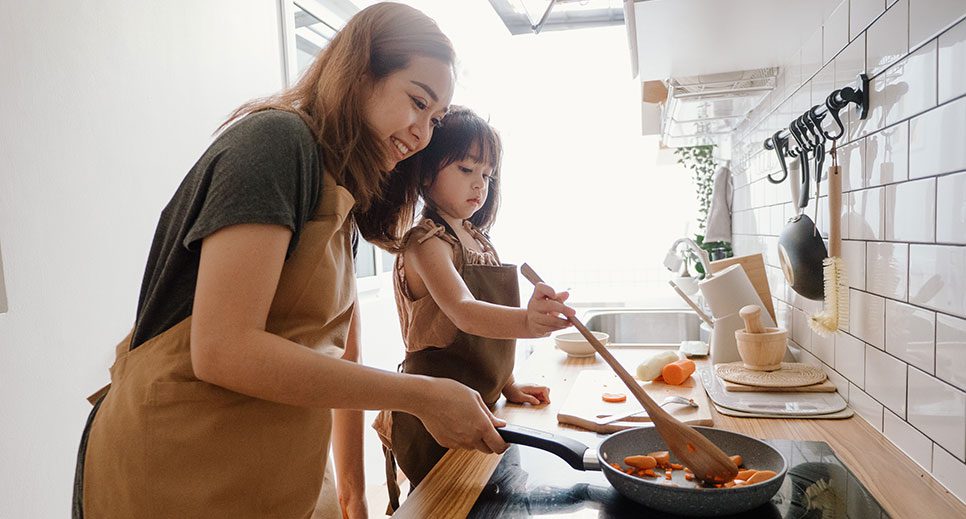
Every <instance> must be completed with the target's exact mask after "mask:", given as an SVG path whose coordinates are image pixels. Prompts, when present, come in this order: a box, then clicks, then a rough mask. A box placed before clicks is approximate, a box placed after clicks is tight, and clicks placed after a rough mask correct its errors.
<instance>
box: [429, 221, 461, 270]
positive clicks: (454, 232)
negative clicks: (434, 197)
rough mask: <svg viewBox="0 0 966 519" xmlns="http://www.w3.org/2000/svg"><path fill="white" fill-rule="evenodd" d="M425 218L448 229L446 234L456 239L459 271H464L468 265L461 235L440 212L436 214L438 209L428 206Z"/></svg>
mask: <svg viewBox="0 0 966 519" xmlns="http://www.w3.org/2000/svg"><path fill="white" fill-rule="evenodd" d="M423 216H425V217H426V218H429V219H430V220H432V221H433V222H434V223H436V224H437V225H442V226H443V228H444V229H446V232H447V233H449V235H450V236H452V237H453V238H456V247H457V248H458V249H459V251H460V264H459V269H460V270H462V268H463V265H466V251H465V250H463V249H464V247H463V242H461V241H460V235H458V234H456V230H455V229H453V227H452V226H451V225H450V224H449V223H447V222H446V220H444V219H443V217H442V216H440V215H439V213H438V212H436V209H434V208H432V207H431V206H429V205H427V206H426V207H425V208H424V209H423Z"/></svg>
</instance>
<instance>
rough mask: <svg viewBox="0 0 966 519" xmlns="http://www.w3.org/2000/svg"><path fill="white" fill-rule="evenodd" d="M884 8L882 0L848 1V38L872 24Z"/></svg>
mask: <svg viewBox="0 0 966 519" xmlns="http://www.w3.org/2000/svg"><path fill="white" fill-rule="evenodd" d="M884 10H885V2H883V1H882V0H851V1H850V2H849V39H850V40H854V39H855V38H857V37H859V36H861V35H862V31H864V30H865V28H866V27H868V26H869V25H871V24H872V21H873V20H875V19H876V18H877V17H878V16H879V15H880V14H882V12H883V11H884Z"/></svg>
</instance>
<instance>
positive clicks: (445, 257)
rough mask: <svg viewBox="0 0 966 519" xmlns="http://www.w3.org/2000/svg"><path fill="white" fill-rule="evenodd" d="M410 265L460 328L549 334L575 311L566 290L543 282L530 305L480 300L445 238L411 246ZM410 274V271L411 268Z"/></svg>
mask: <svg viewBox="0 0 966 519" xmlns="http://www.w3.org/2000/svg"><path fill="white" fill-rule="evenodd" d="M405 254H406V257H405V259H406V261H405V263H406V265H407V266H412V270H413V271H414V272H415V274H416V275H417V276H419V280H420V281H421V282H422V283H423V284H425V285H426V289H427V290H428V291H429V294H430V295H431V296H432V298H433V300H435V301H436V304H438V305H439V307H440V309H441V310H442V311H443V313H445V314H446V317H449V318H450V320H451V321H453V324H455V325H456V327H457V328H459V329H460V330H463V331H464V332H466V333H469V334H471V335H479V336H481V337H491V338H494V339H516V338H530V337H545V336H547V335H549V334H550V332H553V331H555V330H560V329H562V328H566V327H568V326H570V323H569V322H567V320H566V319H563V318H561V317H558V316H559V315H560V314H563V315H569V316H573V315H574V310H573V309H572V308H569V307H567V306H565V305H564V304H563V303H562V301H565V300H566V299H567V295H568V294H566V293H565V292H562V293H557V292H555V291H554V290H553V289H552V288H551V287H549V286H548V285H545V284H543V283H541V284H539V285H537V287H536V288H535V289H534V291H533V295H532V296H531V297H530V302H529V303H528V304H527V308H513V307H509V306H503V305H495V304H492V303H487V302H484V301H477V300H476V298H475V297H473V294H472V293H471V292H470V289H469V288H467V286H466V283H464V282H463V278H462V277H460V274H459V272H457V271H456V267H455V266H454V265H453V249H452V247H450V245H449V244H448V243H446V242H444V241H443V240H426V241H424V242H423V243H419V244H416V245H414V246H413V247H411V248H410V249H408V250H407V251H406V252H405ZM407 274H409V272H407Z"/></svg>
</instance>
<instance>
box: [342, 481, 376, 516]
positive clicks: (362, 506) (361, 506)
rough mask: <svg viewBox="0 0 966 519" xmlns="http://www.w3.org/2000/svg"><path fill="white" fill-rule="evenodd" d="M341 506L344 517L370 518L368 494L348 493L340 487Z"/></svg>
mask: <svg viewBox="0 0 966 519" xmlns="http://www.w3.org/2000/svg"><path fill="white" fill-rule="evenodd" d="M339 506H340V507H341V508H342V518H343V519H368V517H369V505H368V504H367V503H366V496H365V494H364V493H363V495H359V494H358V493H352V494H349V495H346V494H344V493H343V492H342V489H341V488H340V489H339Z"/></svg>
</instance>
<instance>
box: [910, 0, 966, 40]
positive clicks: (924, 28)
mask: <svg viewBox="0 0 966 519" xmlns="http://www.w3.org/2000/svg"><path fill="white" fill-rule="evenodd" d="M963 14H966V2H963V0H909V44H910V45H911V46H912V47H915V46H917V45H919V43H921V42H923V41H925V40H927V39H931V38H933V37H935V36H936V35H937V34H938V33H939V31H941V30H943V29H945V28H946V27H948V26H949V24H951V23H952V22H954V21H956V20H957V19H959V17H961V16H962V15H963Z"/></svg>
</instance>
